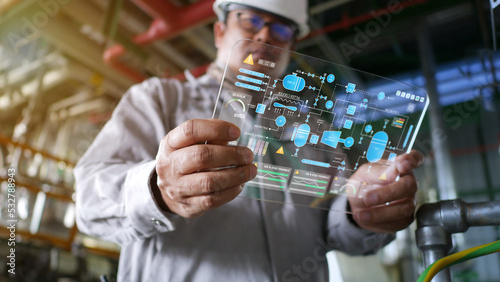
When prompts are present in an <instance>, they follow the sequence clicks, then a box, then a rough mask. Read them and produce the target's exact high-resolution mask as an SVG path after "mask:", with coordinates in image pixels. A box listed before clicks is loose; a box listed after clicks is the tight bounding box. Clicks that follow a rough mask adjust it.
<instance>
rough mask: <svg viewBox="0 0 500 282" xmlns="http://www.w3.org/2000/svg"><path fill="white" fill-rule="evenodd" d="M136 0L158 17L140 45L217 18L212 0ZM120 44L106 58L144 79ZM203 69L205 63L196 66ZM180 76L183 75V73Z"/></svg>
mask: <svg viewBox="0 0 500 282" xmlns="http://www.w3.org/2000/svg"><path fill="white" fill-rule="evenodd" d="M133 2H134V3H135V4H136V5H137V6H139V7H140V8H141V9H142V10H144V11H145V12H146V13H148V14H149V15H151V16H152V17H153V18H155V20H153V22H152V23H151V25H150V27H149V29H148V31H146V32H145V33H143V34H139V35H136V36H135V37H134V38H133V42H134V43H136V44H137V45H140V46H144V45H148V44H151V43H153V42H155V41H157V40H160V39H167V38H171V37H173V36H175V35H177V34H179V33H181V32H182V31H184V30H186V29H188V28H190V27H193V26H195V25H198V24H201V23H202V22H204V21H208V20H210V19H211V18H212V17H214V13H213V11H212V5H213V0H200V1H199V2H196V3H194V4H191V5H189V6H187V7H177V6H174V5H173V4H172V3H171V2H170V1H168V0H133ZM426 2H428V0H408V1H405V2H403V3H401V4H400V5H401V6H400V7H401V8H402V9H404V8H408V7H411V6H415V5H418V4H423V3H426ZM382 12H387V9H379V10H377V11H375V12H373V11H372V12H369V13H365V14H362V15H358V16H355V17H349V16H344V17H343V18H342V20H341V21H340V22H337V23H333V24H331V25H328V26H325V27H323V28H321V29H317V30H314V31H313V32H311V33H310V34H309V36H307V37H306V38H304V39H302V40H305V39H309V38H313V37H316V36H319V35H322V34H326V33H330V32H333V31H337V30H340V29H344V30H345V29H348V28H350V27H352V26H353V25H356V24H359V23H362V22H367V21H369V20H372V19H374V18H375V16H374V15H378V14H380V13H382ZM186 15H188V16H186ZM119 47H121V48H123V46H121V45H115V46H112V47H110V48H108V49H107V50H106V51H105V53H104V56H103V57H104V61H105V62H106V63H107V64H108V65H110V66H112V67H114V68H115V69H117V70H119V71H121V72H122V73H124V74H125V75H127V76H128V77H130V78H132V79H133V80H134V81H137V82H140V81H142V80H144V79H145V77H144V76H143V75H142V74H140V73H139V72H137V71H135V70H134V69H132V68H130V67H128V66H126V65H125V64H123V63H120V62H119V59H120V57H121V56H123V55H124V54H125V52H124V48H123V52H122V50H121V49H120V48H119ZM202 68H203V66H201V67H199V68H197V69H202ZM205 70H206V68H205ZM193 74H194V70H193ZM179 76H180V77H182V76H183V74H182V75H179Z"/></svg>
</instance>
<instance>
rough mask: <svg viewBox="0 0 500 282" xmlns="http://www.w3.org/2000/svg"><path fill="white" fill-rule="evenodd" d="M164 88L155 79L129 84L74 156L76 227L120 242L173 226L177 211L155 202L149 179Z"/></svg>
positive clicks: (162, 130)
mask: <svg viewBox="0 0 500 282" xmlns="http://www.w3.org/2000/svg"><path fill="white" fill-rule="evenodd" d="M164 92H165V90H164V88H163V87H162V85H161V83H160V82H159V80H158V79H150V80H147V81H146V82H144V83H142V84H139V85H135V86H133V87H132V88H131V89H130V90H129V91H128V92H127V93H126V94H125V95H124V97H123V98H122V100H121V101H120V103H119V104H118V106H117V108H116V109H115V111H114V112H113V115H112V117H111V119H110V120H109V121H108V123H107V124H106V125H105V126H104V128H103V129H102V130H101V132H100V133H99V134H98V136H97V137H96V139H95V140H94V142H93V143H92V145H91V146H90V148H89V149H88V150H87V152H86V153H85V154H84V156H83V157H82V158H81V159H80V161H79V162H78V164H77V166H76V167H75V170H74V173H75V180H76V207H77V225H78V228H79V229H80V231H82V232H84V233H87V234H89V235H92V236H97V237H100V238H102V239H104V240H108V241H112V242H115V243H118V244H122V245H123V244H127V243H129V242H131V241H133V240H137V239H142V238H148V237H151V236H152V235H153V234H156V233H159V232H168V231H171V230H173V229H174V221H175V220H176V219H178V218H179V217H178V216H177V215H174V214H169V213H166V212H163V211H162V210H161V209H160V208H159V206H158V204H157V203H156V202H155V199H154V197H153V193H152V190H151V188H152V187H151V184H150V183H151V182H153V183H155V182H156V179H151V177H153V176H154V175H155V166H156V161H155V156H156V153H157V150H158V146H159V142H160V140H161V139H162V138H163V136H164V135H165V134H166V132H167V128H169V125H168V118H167V117H168V113H167V111H168V109H165V108H167V106H166V104H168V103H167V102H166V99H167V96H166V94H165V93H164ZM168 94H174V95H175V93H168ZM150 180H153V181H150Z"/></svg>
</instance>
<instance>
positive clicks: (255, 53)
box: [214, 9, 295, 72]
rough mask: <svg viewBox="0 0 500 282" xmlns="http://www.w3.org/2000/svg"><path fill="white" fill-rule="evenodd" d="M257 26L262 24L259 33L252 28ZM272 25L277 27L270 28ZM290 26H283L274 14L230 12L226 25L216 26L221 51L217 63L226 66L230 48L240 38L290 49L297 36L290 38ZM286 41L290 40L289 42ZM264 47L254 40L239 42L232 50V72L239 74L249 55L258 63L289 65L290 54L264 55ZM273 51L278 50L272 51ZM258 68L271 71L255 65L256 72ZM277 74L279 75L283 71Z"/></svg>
mask: <svg viewBox="0 0 500 282" xmlns="http://www.w3.org/2000/svg"><path fill="white" fill-rule="evenodd" d="M255 23H260V26H261V28H260V29H258V30H257V29H255V28H253V29H252V28H251V27H252V26H256V24H255ZM262 23H264V25H262ZM273 23H276V24H275V25H274V26H273V27H271V25H272V24H273ZM252 24H253V25H252ZM257 26H259V25H257ZM288 27H289V26H288V25H286V23H283V22H282V21H280V20H279V19H278V18H277V17H275V16H273V15H271V14H267V13H262V12H257V11H253V10H247V9H237V10H233V11H230V12H229V13H228V15H227V20H226V23H222V22H216V24H215V27H214V31H215V45H216V47H217V49H218V50H217V62H218V63H219V65H221V66H224V65H226V62H227V58H228V56H229V53H230V52H231V49H232V48H233V46H234V44H235V43H236V42H237V41H238V40H241V39H251V40H254V41H256V42H260V43H266V44H269V45H273V46H276V47H280V48H283V49H287V50H290V49H291V48H292V46H293V44H294V40H295V35H292V36H288V35H289V30H288V29H287V28H288ZM271 29H274V30H271ZM287 38H289V39H288V40H287ZM261 46H262V45H260V44H258V43H255V42H251V41H243V42H240V43H239V44H238V45H237V47H235V48H234V49H233V50H232V53H231V58H232V60H231V63H230V65H229V67H230V69H231V70H233V71H236V70H237V69H238V68H239V67H240V66H241V63H242V62H243V61H244V60H245V59H246V58H247V57H248V55H250V54H252V57H253V60H254V62H258V60H259V59H264V60H268V61H272V62H276V63H278V62H281V64H280V65H284V66H286V64H287V62H288V59H289V58H288V55H289V54H288V52H276V51H275V52H272V53H269V52H263V51H262V49H261ZM272 50H276V49H274V48H273V49H272ZM238 62H239V63H238ZM259 67H260V68H262V70H263V71H266V70H267V71H269V69H268V68H267V69H264V67H263V66H258V65H257V64H255V65H254V69H255V70H258V68H259ZM276 71H277V72H280V71H283V70H276Z"/></svg>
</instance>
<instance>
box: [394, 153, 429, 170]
mask: <svg viewBox="0 0 500 282" xmlns="http://www.w3.org/2000/svg"><path fill="white" fill-rule="evenodd" d="M422 161H423V156H422V154H420V152H418V151H416V150H412V151H411V152H410V153H408V154H404V155H400V156H398V157H397V158H396V160H395V162H396V167H397V170H398V172H399V173H400V175H404V174H408V173H411V172H412V171H413V169H415V168H417V167H419V166H420V165H421V164H422Z"/></svg>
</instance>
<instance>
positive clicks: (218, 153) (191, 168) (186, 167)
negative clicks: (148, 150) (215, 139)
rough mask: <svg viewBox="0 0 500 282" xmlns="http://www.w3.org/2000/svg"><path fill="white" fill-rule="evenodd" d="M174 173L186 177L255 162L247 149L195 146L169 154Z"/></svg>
mask: <svg viewBox="0 0 500 282" xmlns="http://www.w3.org/2000/svg"><path fill="white" fill-rule="evenodd" d="M169 160H170V164H171V166H172V169H173V170H174V171H173V172H174V173H176V174H180V175H186V174H190V173H193V172H197V171H199V170H204V169H211V168H218V167H226V166H240V165H247V164H250V163H252V161H253V153H252V151H251V150H250V149H248V148H246V147H228V146H218V145H194V146H190V147H188V148H183V149H180V150H177V151H174V152H171V153H170V154H169Z"/></svg>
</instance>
